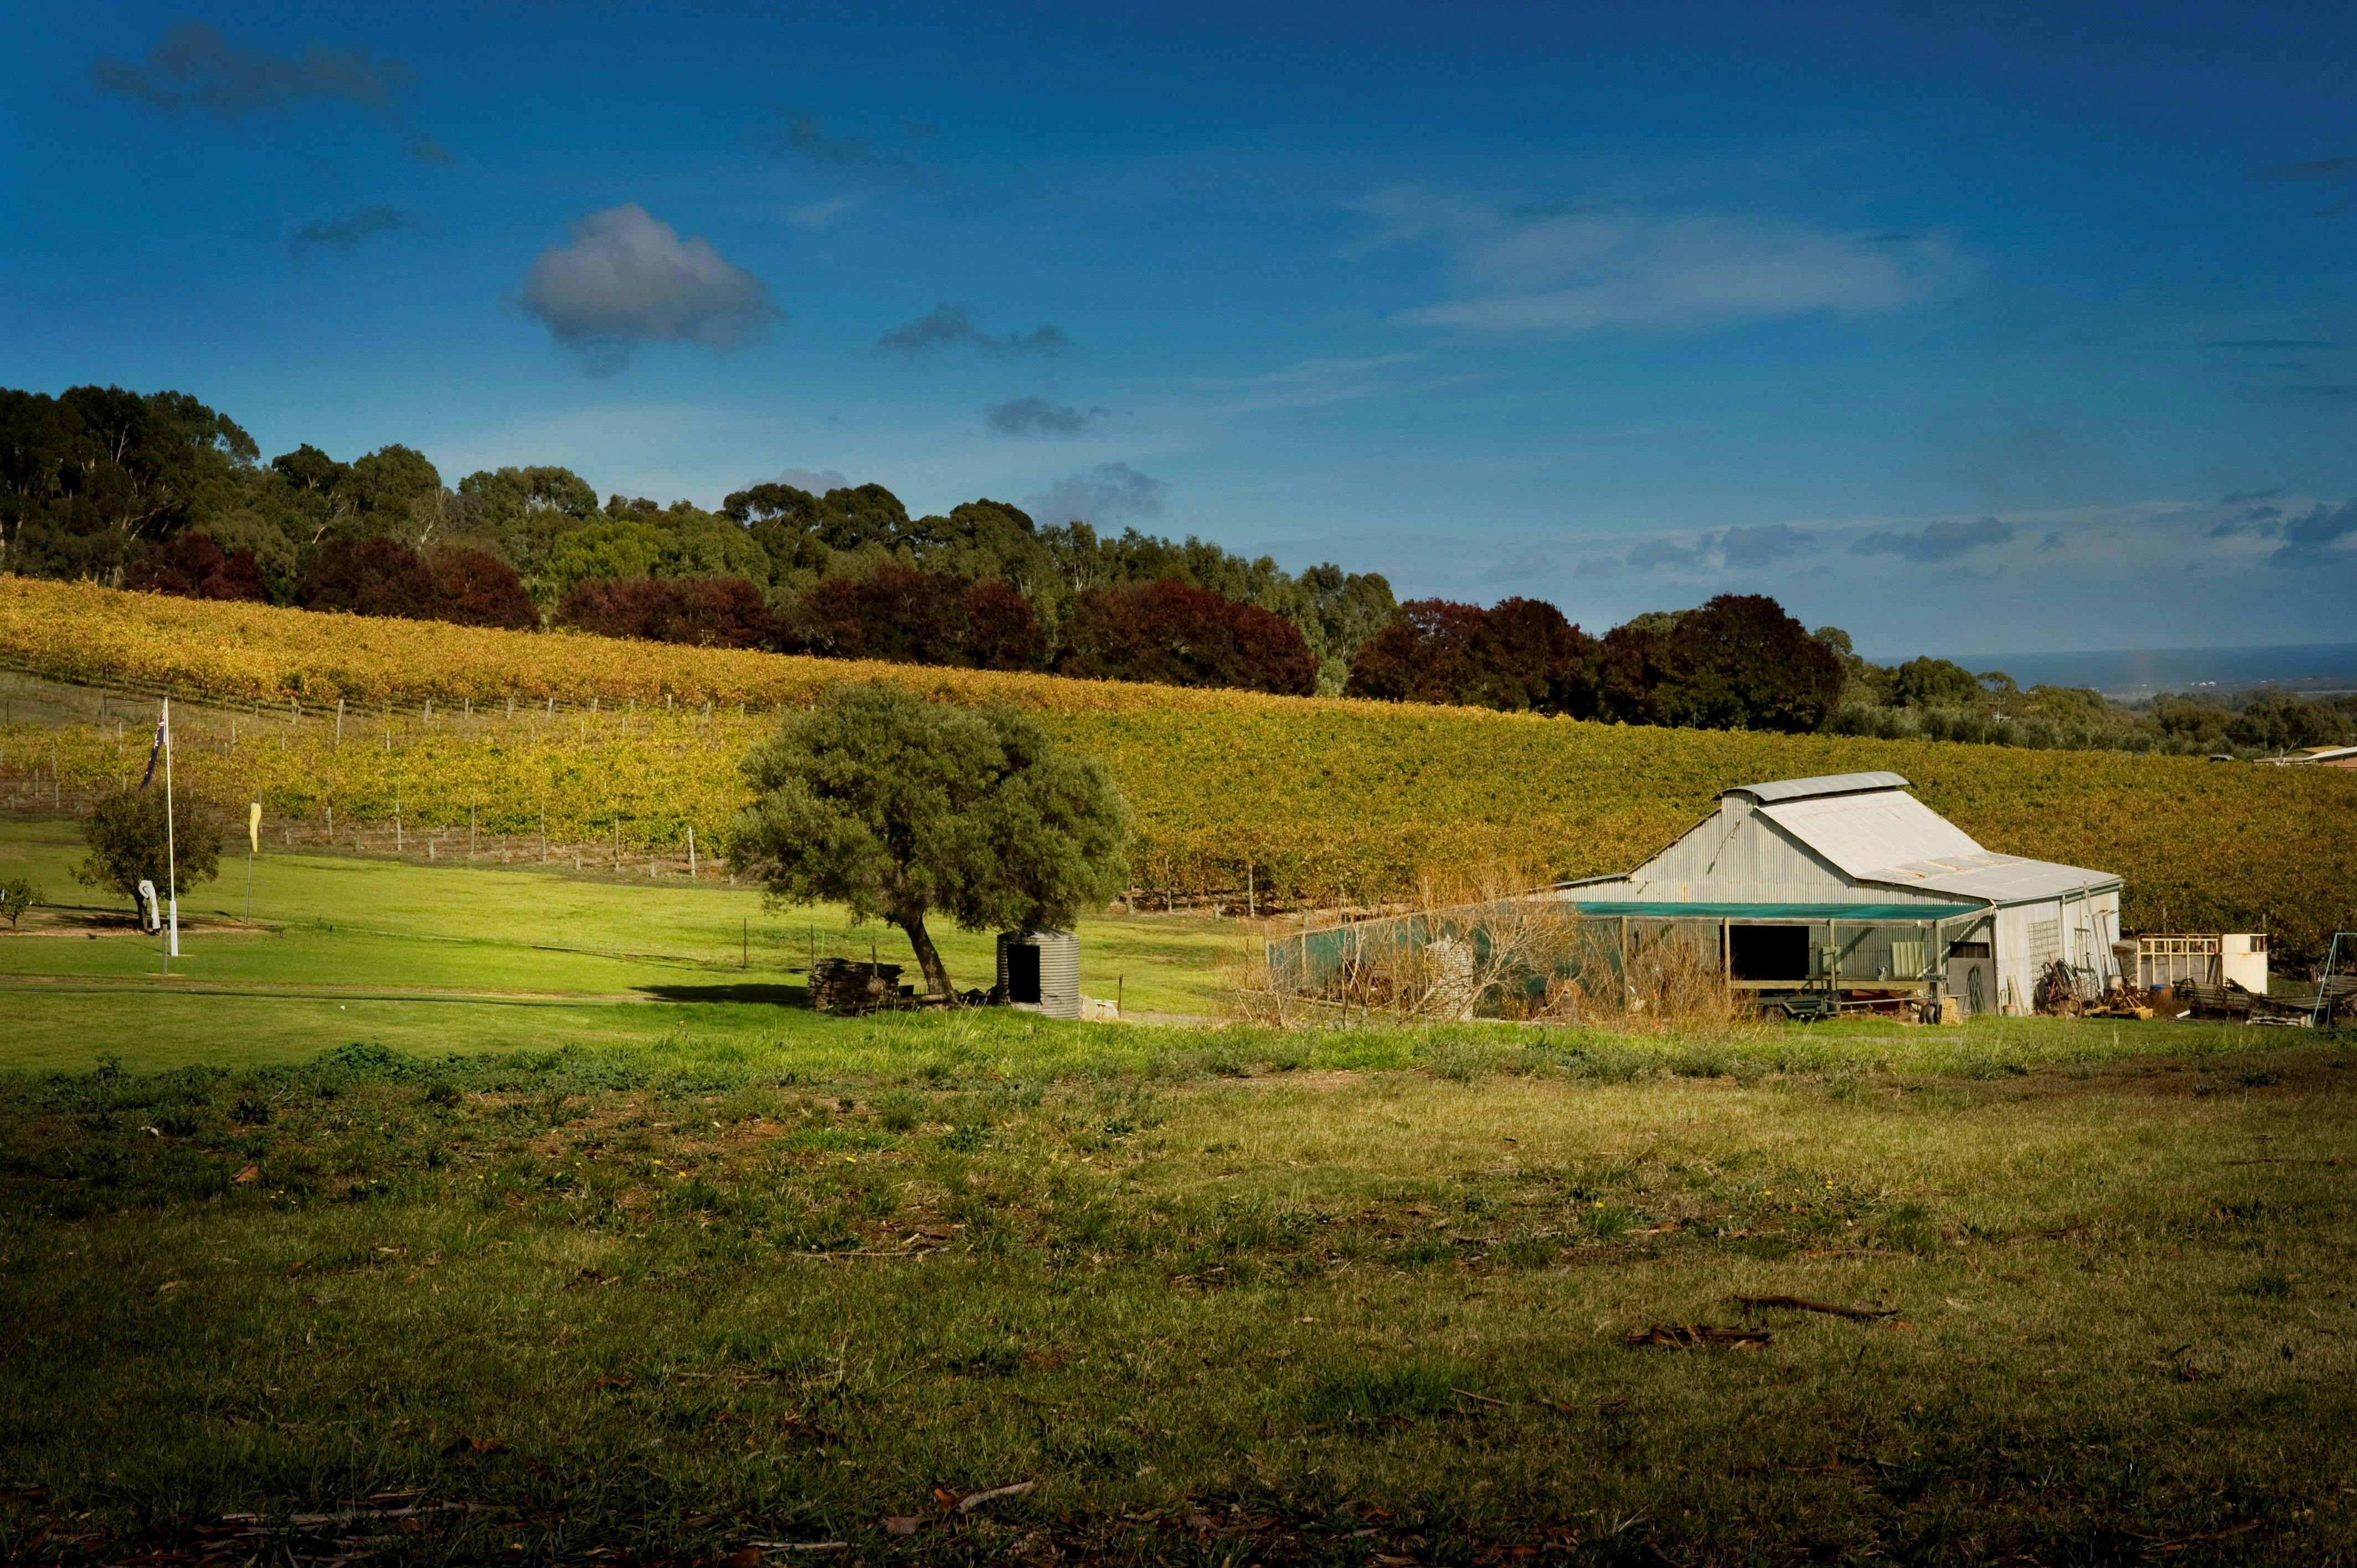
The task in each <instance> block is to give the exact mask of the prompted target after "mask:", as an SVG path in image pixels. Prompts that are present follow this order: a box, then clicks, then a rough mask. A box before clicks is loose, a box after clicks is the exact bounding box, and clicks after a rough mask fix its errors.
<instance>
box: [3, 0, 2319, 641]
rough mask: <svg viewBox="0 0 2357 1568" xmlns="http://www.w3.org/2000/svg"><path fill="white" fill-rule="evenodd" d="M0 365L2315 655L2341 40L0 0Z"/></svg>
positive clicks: (367, 414)
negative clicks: (2305, 648) (8, 55)
mask: <svg viewBox="0 0 2357 1568" xmlns="http://www.w3.org/2000/svg"><path fill="white" fill-rule="evenodd" d="M12 31H13V34H14V38H15V43H14V48H12V56H13V59H14V63H15V67H16V69H15V70H14V71H13V73H12V87H13V91H11V92H10V93H9V94H8V95H7V96H6V98H5V102H0V137H5V145H6V147H7V150H8V154H9V156H7V157H6V158H5V159H0V199H5V203H6V209H7V210H8V211H9V213H10V214H11V221H10V223H9V224H8V225H7V227H6V229H5V231H0V383H5V384H9V385H15V386H26V387H33V388H38V389H41V390H48V391H56V390H59V389H61V388H63V387H66V386H68V385H71V384H74V383H76V382H81V381H115V382H120V383H122V384H124V385H129V386H135V387H139V388H142V389H153V388H157V387H167V386H168V387H174V388H178V389H180V390H184V391H188V392H194V393H196V394H198V395H199V396H201V397H203V398H204V399H206V400H207V401H208V402H210V403H213V404H214V405H215V406H217V407H220V408H222V409H223V410H225V411H226V412H229V413H231V414H232V415H234V416H235V417H236V418H238V419H239V420H240V421H241V422H242V423H243V424H245V425H246V426H247V428H248V429H250V430H251V431H252V432H253V435H255V437H256V438H257V440H259V441H260V442H261V444H262V446H263V449H264V453H265V454H270V453H274V452H278V451H282V450H285V449H287V448H289V447H292V446H295V445H296V444H297V443H299V442H303V441H309V442H312V443H314V444H316V445H318V446H324V447H326V448H327V449H328V450H329V451H331V452H333V453H335V454H336V455H338V456H345V457H350V456H356V455H358V453H359V452H361V451H362V450H366V449H368V448H370V447H373V446H378V445H381V444H382V443H385V442H388V441H402V442H406V443H408V444H410V445H413V446H418V447H421V448H423V449H424V450H425V452H426V453H427V454H428V455H429V456H432V457H433V458H434V459H435V461H436V463H437V464H438V465H439V466H440V467H441V468H442V470H443V473H444V476H445V478H446V479H450V480H455V479H456V478H457V477H458V476H459V475H461V474H463V473H465V472H467V471H468V470H470V469H472V468H475V467H485V466H491V465H497V464H503V463H563V464H565V465H568V466H570V467H574V468H576V469H577V470H578V471H579V472H581V473H582V474H583V476H584V477H586V478H588V479H589V480H590V482H591V483H592V484H594V485H596V486H597V487H598V489H600V490H601V491H622V492H625V493H628V494H632V495H638V494H645V495H651V496H654V497H657V498H659V499H671V498H673V497H676V496H687V497H691V498H693V499H697V500H699V501H702V502H705V503H706V504H710V503H712V502H715V501H716V500H717V499H719V498H720V496H722V495H723V494H725V493H726V491H727V490H729V489H735V488H737V487H739V486H741V485H744V484H746V483H748V482H749V481H752V480H756V479H761V478H778V477H780V476H781V475H782V476H786V477H789V478H795V477H803V476H813V475H815V476H826V475H830V474H839V475H842V476H845V477H846V478H849V479H851V480H852V481H854V482H857V481H860V480H866V479H870V478H872V479H877V480H880V481H881V482H883V483H885V484H887V485H889V486H890V487H892V489H894V490H896V491H898V492H899V494H900V495H901V496H902V498H903V499H906V500H907V501H908V502H909V506H910V507H911V509H912V510H940V509H945V508H946V507H948V506H950V505H952V504H953V503H954V502H956V501H958V500H961V499H970V498H973V497H974V496H978V495H988V496H992V497H995V498H998V499H1011V500H1015V501H1017V502H1018V503H1021V504H1025V505H1027V506H1029V507H1031V508H1033V510H1035V511H1036V512H1037V513H1038V514H1039V515H1040V516H1041V517H1042V520H1043V521H1062V520H1063V519H1064V518H1065V517H1068V516H1076V515H1077V516H1087V517H1090V518H1091V519H1092V521H1097V522H1098V523H1100V524H1101V525H1103V526H1110V527H1114V528H1118V527H1121V526H1123V525H1125V524H1130V523H1135V524H1136V525H1138V526H1141V527H1146V528H1150V529H1154V530H1157V531H1159V532H1172V533H1188V532H1194V533H1200V534H1201V535H1203V536H1204V537H1206V538H1211V539H1216V540H1218V541H1220V542H1222V543H1224V544H1227V545H1229V546H1230V547H1231V548H1235V549H1240V550H1243V551H1246V552H1249V553H1261V552H1266V553H1271V554H1274V555H1275V556H1276V557H1277V559H1278V560H1279V561H1280V562H1282V563H1284V564H1287V565H1291V566H1300V565H1304V564H1309V563H1311V562H1313V561H1317V560H1321V559H1332V560H1336V561H1339V562H1341V563H1342V564H1346V565H1349V566H1352V567H1356V568H1361V569H1366V568H1372V569H1378V570H1381V571H1383V572H1385V573H1386V574H1388V575H1390V576H1391V578H1392V580H1393V582H1394V586H1395V587H1396V588H1397V589H1398V591H1399V592H1400V593H1401V595H1402V596H1404V597H1405V596H1424V595H1443V596H1451V597H1458V598H1469V599H1474V600H1479V601H1482V602H1488V601H1491V600H1494V599H1496V598H1498V597H1501V596H1505V595H1508V594H1515V593H1524V594H1534V595H1538V596H1544V597H1547V598H1551V599H1553V600H1555V602H1556V603H1558V604H1560V605H1561V606H1563V607H1564V608H1565V610H1566V613H1568V614H1569V615H1571V616H1572V617H1573V618H1575V619H1577V620H1578V621H1580V622H1582V623H1583V624H1584V625H1587V626H1589V627H1590V628H1602V627H1604V626H1609V625H1610V624H1613V623H1615V622H1617V621H1619V620H1621V619H1623V618H1626V617H1627V616H1629V615H1631V614H1632V613H1635V612H1637V611H1640V610H1644V609H1652V608H1670V607H1680V606H1684V605H1688V604H1693V603H1696V602H1699V601H1700V600H1701V599H1703V598H1705V597H1706V596H1709V595H1710V594H1713V593H1718V592H1727V591H1752V592H1767V593H1772V594H1775V595H1776V596H1779V597H1780V598H1781V599H1783V600H1784V601H1785V603H1786V604H1787V605H1788V606H1790V607H1792V609H1793V610H1794V612H1795V613H1796V614H1799V615H1800V616H1802V617H1803V618H1804V619H1805V620H1807V621H1808V622H1809V623H1810V624H1812V625H1817V624H1821V623H1825V622H1832V623H1835V624H1839V625H1842V626H1845V627H1847V628H1850V629H1851V630H1852V631H1853V632H1854V633H1855V634H1856V635H1857V639H1858V641H1859V644H1860V646H1861V648H1862V649H1864V650H1867V651H1871V652H1876V653H1880V654H1887V655H1898V654H1906V653H1912V652H1918V651H1924V650H1934V651H1942V652H1956V653H1960V654H1963V653H1972V654H1984V653H1986V654H2001V653H2003V652H2006V651H2009V650H2066V649H2081V648H2113V647H2152V646H2165V647H2174V646H2189V645H2201V644H2221V645H2234V644H2251V643H2265V642H2299V641H2323V640H2333V641H2342V640H2348V639H2351V638H2352V636H2357V633H2352V631H2351V629H2350V628H2352V626H2357V614H2352V599H2357V505H2352V497H2357V292H2352V284H2357V113H2352V110H2357V24H2352V21H2351V13H2350V12H2349V10H2348V9H2347V8H2346V7H2339V6H2318V5H2286V6H2281V7H2276V8H2270V7H2268V6H2266V5H2256V6H2253V5H2242V6H2236V7H2233V8H2231V14H2230V8H2227V7H2222V6H2217V5H2200V6H2192V5H2179V6H2172V5H2143V6H2136V7H2127V6H2116V7H2100V6H2075V7H2056V6H2051V5H2027V4H2017V5H2003V4H1999V5H1990V4H1980V5H1969V6H1958V7H1953V8H1942V7H1939V6H1933V5H1904V6H1817V7H1809V8H1803V9H1800V10H1791V9H1787V8H1781V7H1765V6H1759V5H1740V6H1738V5H1728V6H1723V7H1713V6H1707V5H1688V6H1652V7H1628V6H1604V5H1598V6H1592V7H1573V6H1507V5H1491V6H1468V5H1459V6H1449V7H1439V6H1431V5H1416V6H1405V5H1403V6H1384V5H1363V4H1357V5H1348V6H1341V5H1335V6H1293V7H1272V6H1265V5H1263V6H1253V7H1239V8H1226V7H1222V6H1218V5H1200V4H1199V5H1183V6H1180V5H1173V6H1167V7H1162V8H1149V7H1103V6H1087V7H1082V6H1073V7H1070V8H1055V7H1046V6H1032V7H1024V8H1020V9H1017V8H1011V7H996V8H986V7H975V6H972V5H965V6H942V7H927V6H891V5H882V6H861V7H852V6H845V5H829V6H808V7H793V6H770V5H764V6H747V7H741V8H735V7H726V6H692V5H666V6H651V5H646V6H641V5H629V4H621V3H612V4H602V5H578V6H574V5H559V4H545V5H542V4H527V3H515V4H480V5H462V6H436V5H418V6H413V7H407V8H403V9H400V10H397V11H396V10H393V9H392V8H382V9H371V10H362V9H361V8H357V7H353V8H345V9H340V10H330V9H328V8H323V7H315V6H302V7H296V6H287V7H277V8H273V7H264V6H235V5H220V6H210V7H206V8H201V9H186V8H181V7H164V8H154V9H151V8H145V7H140V6H131V5H124V6H91V7H44V8H40V9H39V10H38V11H35V10H31V9H27V10H25V11H23V12H21V13H20V14H19V15H18V17H17V20H16V23H15V24H14V25H13V29H12Z"/></svg>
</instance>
